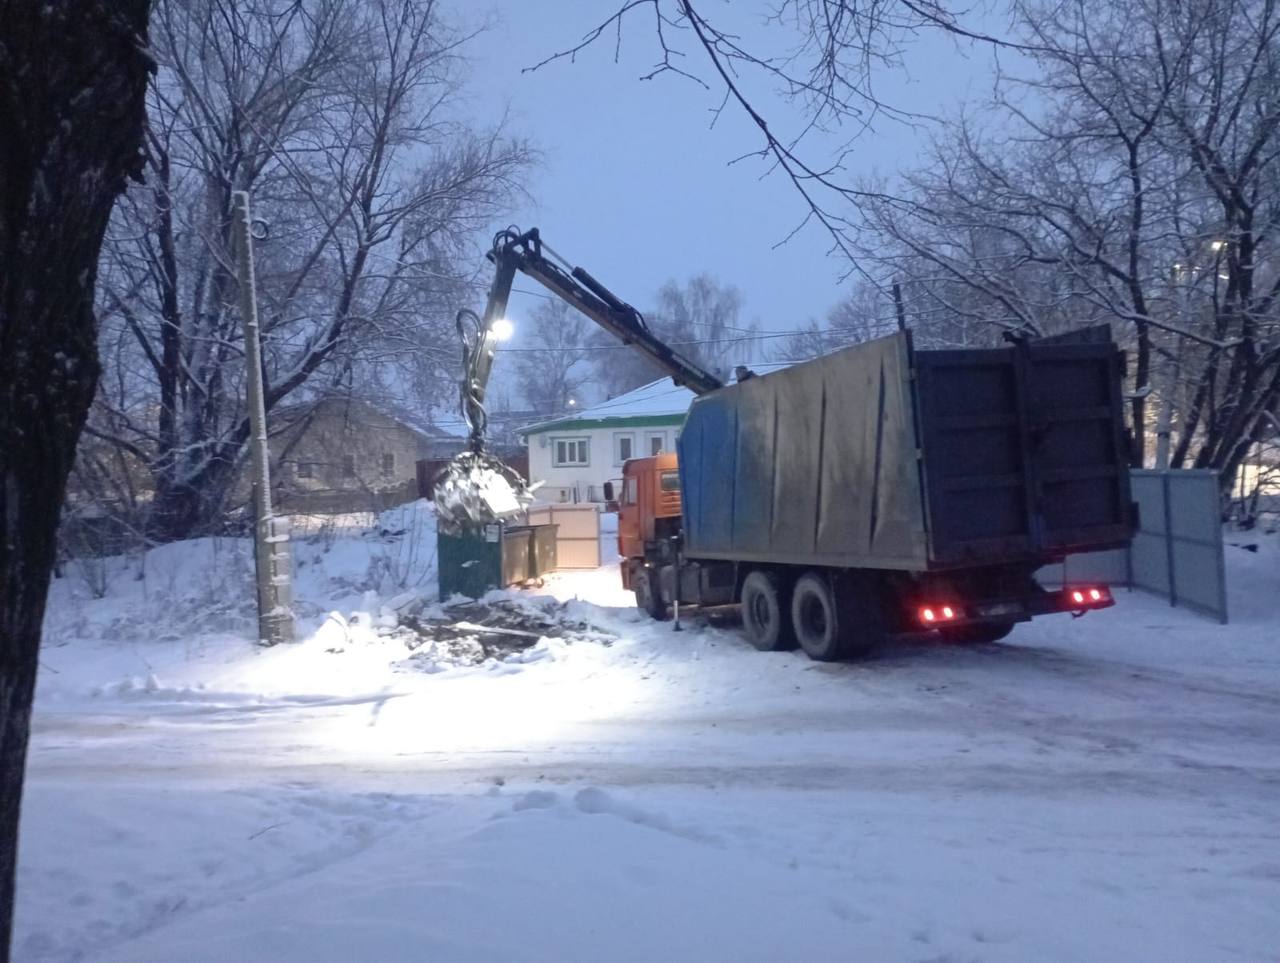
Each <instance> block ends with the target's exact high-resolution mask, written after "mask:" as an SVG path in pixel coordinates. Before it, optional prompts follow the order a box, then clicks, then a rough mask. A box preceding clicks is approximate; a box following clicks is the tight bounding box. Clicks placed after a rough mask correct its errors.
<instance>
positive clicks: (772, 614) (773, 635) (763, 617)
mask: <svg viewBox="0 0 1280 963" xmlns="http://www.w3.org/2000/svg"><path fill="white" fill-rule="evenodd" d="M787 601H788V599H787V593H786V583H785V582H784V581H783V579H782V577H781V576H780V575H778V574H777V573H775V572H765V571H762V570H760V569H756V570H755V571H754V572H749V573H747V577H746V578H745V579H743V582H742V629H743V633H744V634H745V635H746V637H747V641H748V642H750V643H751V644H752V645H753V646H755V647H756V648H757V649H759V650H760V651H761V652H781V651H783V650H784V649H790V648H793V647H794V646H795V638H794V636H793V634H792V632H791V620H790V619H788V618H787V615H788V614H789V613H788V612H787V608H788V606H787Z"/></svg>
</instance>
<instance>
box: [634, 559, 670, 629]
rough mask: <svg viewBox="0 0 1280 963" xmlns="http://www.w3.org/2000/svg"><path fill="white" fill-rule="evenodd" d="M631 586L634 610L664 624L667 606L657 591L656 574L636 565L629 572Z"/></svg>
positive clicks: (667, 616)
mask: <svg viewBox="0 0 1280 963" xmlns="http://www.w3.org/2000/svg"><path fill="white" fill-rule="evenodd" d="M631 585H632V589H633V591H634V592H635V593H636V608H638V609H639V610H640V611H642V612H647V613H648V615H649V617H650V618H652V619H657V620H658V621H659V622H665V621H666V620H667V619H668V618H669V617H670V616H669V613H668V611H667V604H666V603H665V602H663V601H662V593H661V592H660V591H659V590H658V573H657V572H655V571H654V570H653V569H652V568H646V567H644V566H639V565H637V566H636V567H635V568H634V569H633V570H632V572H631Z"/></svg>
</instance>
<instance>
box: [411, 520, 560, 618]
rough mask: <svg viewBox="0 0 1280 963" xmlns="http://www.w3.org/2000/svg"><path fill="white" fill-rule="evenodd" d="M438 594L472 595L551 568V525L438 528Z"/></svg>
mask: <svg viewBox="0 0 1280 963" xmlns="http://www.w3.org/2000/svg"><path fill="white" fill-rule="evenodd" d="M436 547H437V554H436V560H437V565H438V569H439V578H440V598H441V600H447V599H449V598H451V597H452V596H454V595H465V596H467V597H468V598H473V599H478V598H480V597H481V596H482V595H484V594H485V593H486V592H489V591H492V590H493V589H497V588H506V587H507V586H508V585H518V584H519V583H521V582H526V581H528V580H529V579H531V578H540V577H542V576H543V575H546V574H547V573H548V572H551V571H554V570H555V567H556V526H555V525H516V524H514V523H511V522H494V523H493V524H490V525H486V526H484V527H483V528H481V529H478V530H475V531H468V532H466V533H465V534H461V535H450V534H447V533H446V532H443V531H442V532H439V533H438V534H437V536H436Z"/></svg>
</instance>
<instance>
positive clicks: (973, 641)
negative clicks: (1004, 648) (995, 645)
mask: <svg viewBox="0 0 1280 963" xmlns="http://www.w3.org/2000/svg"><path fill="white" fill-rule="evenodd" d="M1013 625H1014V623H1012V622H979V623H976V624H974V625H957V626H956V627H955V628H952V629H939V630H938V631H939V632H940V633H941V634H942V637H943V638H944V639H946V641H948V642H955V643H958V644H968V645H977V644H978V643H981V642H999V641H1000V640H1001V639H1003V638H1004V637H1005V636H1006V635H1008V634H1009V633H1010V632H1012V631H1013Z"/></svg>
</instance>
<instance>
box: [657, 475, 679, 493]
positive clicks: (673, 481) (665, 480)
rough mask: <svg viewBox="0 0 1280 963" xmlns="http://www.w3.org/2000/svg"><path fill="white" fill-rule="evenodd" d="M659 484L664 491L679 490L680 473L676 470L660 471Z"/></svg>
mask: <svg viewBox="0 0 1280 963" xmlns="http://www.w3.org/2000/svg"><path fill="white" fill-rule="evenodd" d="M661 485H662V490H663V491H664V492H678V491H679V490H680V473H679V472H676V471H664V472H663V473H662V481H661Z"/></svg>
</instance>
